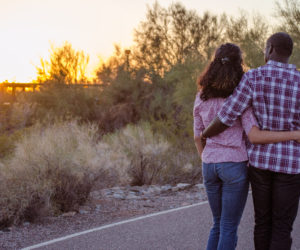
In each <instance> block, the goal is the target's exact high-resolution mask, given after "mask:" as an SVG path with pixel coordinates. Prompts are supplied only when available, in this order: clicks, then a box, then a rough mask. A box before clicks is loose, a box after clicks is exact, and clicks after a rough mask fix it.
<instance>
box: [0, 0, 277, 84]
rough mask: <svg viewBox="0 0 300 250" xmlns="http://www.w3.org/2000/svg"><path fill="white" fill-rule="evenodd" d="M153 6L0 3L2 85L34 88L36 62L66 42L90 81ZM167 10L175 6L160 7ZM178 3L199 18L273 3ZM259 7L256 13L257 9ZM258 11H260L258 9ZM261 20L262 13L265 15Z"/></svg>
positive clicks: (140, 1) (63, 0)
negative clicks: (85, 59) (79, 55)
mask: <svg viewBox="0 0 300 250" xmlns="http://www.w3.org/2000/svg"><path fill="white" fill-rule="evenodd" d="M154 2H155V0H131V1H124V0H112V1H106V0H98V1H95V0H85V1H83V0H43V1H40V0H26V1H24V0H0V4H1V7H0V30H1V40H0V82H3V81H5V80H7V81H9V82H32V81H34V80H35V79H36V77H37V74H36V73H37V71H36V66H38V65H40V59H41V58H44V59H48V57H49V50H50V46H51V44H52V43H53V44H54V45H55V46H60V45H61V44H63V43H64V41H69V42H70V43H71V44H72V46H73V47H74V48H75V49H76V50H83V51H84V52H85V53H86V54H88V55H89V56H90V63H89V64H88V68H87V75H88V77H89V78H92V77H93V73H94V70H95V68H96V66H97V65H98V64H99V59H98V57H99V56H100V55H101V57H102V58H108V57H109V56H110V55H111V54H112V53H113V51H114V43H118V44H120V46H121V47H122V48H124V47H129V46H130V45H132V39H133V31H134V28H137V27H138V25H139V23H140V22H141V21H142V20H144V19H145V13H146V9H147V5H150V6H152V4H153V3H154ZM158 2H159V3H160V4H161V5H162V6H164V7H167V6H169V5H170V4H171V3H172V2H174V1H173V0H164V1H158ZM182 3H183V4H184V5H185V6H186V7H187V8H188V9H195V10H196V11H197V12H199V14H201V13H203V12H204V11H206V10H209V11H212V12H214V13H217V14H221V13H222V12H223V11H224V12H226V13H228V14H234V13H237V11H238V9H239V8H242V9H246V10H248V11H253V10H258V11H260V10H265V11H269V12H268V13H267V12H266V13H265V14H269V13H270V11H271V9H270V7H269V6H274V1H273V0H266V1H263V2H262V1H260V0H252V1H250V0H249V1H244V0H228V1H219V0H211V1H209V2H207V1H206V0H186V1H182ZM258 6H259V7H258ZM258 8H259V9H258ZM263 14H264V13H263Z"/></svg>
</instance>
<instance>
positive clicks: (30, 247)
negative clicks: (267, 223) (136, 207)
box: [22, 201, 208, 250]
mask: <svg viewBox="0 0 300 250" xmlns="http://www.w3.org/2000/svg"><path fill="white" fill-rule="evenodd" d="M207 203H208V201H203V202H200V203H196V204H193V205H189V206H184V207H178V208H174V209H170V210H166V211H161V212H157V213H153V214H148V215H144V216H141V217H137V218H133V219H129V220H124V221H120V222H116V223H112V224H109V225H105V226H102V227H96V228H93V229H89V230H86V231H82V232H78V233H75V234H70V235H67V236H64V237H61V238H57V239H54V240H50V241H46V242H43V243H40V244H36V245H33V246H29V247H25V248H22V250H31V249H35V248H39V247H43V246H47V245H50V244H53V243H56V242H59V241H64V240H68V239H71V238H74V237H76V236H80V235H83V234H88V233H92V232H96V231H100V230H103V229H106V228H110V227H114V226H118V225H122V224H125V223H129V222H134V221H138V220H142V219H145V218H149V217H153V216H157V215H161V214H167V213H171V212H174V211H178V210H182V209H186V208H190V207H195V206H200V205H203V204H207Z"/></svg>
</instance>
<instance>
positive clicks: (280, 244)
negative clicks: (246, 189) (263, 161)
mask: <svg viewBox="0 0 300 250" xmlns="http://www.w3.org/2000/svg"><path fill="white" fill-rule="evenodd" d="M249 178H250V183H251V187H252V195H253V203H254V211H255V228H254V244H255V249H256V250H275V249H276V250H289V249H291V245H292V238H291V232H292V230H293V223H294V220H295V218H296V216H297V211H298V205H299V196H300V174H283V173H276V172H272V171H268V170H261V169H258V168H255V167H252V166H250V167H249Z"/></svg>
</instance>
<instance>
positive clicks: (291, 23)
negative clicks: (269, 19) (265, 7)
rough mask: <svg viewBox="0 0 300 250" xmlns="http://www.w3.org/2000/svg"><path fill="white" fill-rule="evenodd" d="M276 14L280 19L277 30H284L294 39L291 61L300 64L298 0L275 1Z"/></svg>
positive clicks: (299, 2) (299, 5)
mask: <svg viewBox="0 0 300 250" xmlns="http://www.w3.org/2000/svg"><path fill="white" fill-rule="evenodd" d="M275 13H276V15H277V17H278V18H279V20H280V21H281V23H280V25H279V26H278V27H277V31H285V32H287V33H289V34H290V35H291V37H292V38H293V41H294V52H293V55H292V57H291V62H292V63H295V64H297V65H298V66H299V65H300V0H284V3H283V4H280V3H279V2H276V12H275Z"/></svg>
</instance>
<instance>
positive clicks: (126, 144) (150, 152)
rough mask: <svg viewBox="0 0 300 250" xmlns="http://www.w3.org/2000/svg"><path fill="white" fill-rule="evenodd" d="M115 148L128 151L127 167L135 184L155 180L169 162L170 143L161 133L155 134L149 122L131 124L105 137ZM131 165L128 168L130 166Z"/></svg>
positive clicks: (113, 148)
mask: <svg viewBox="0 0 300 250" xmlns="http://www.w3.org/2000/svg"><path fill="white" fill-rule="evenodd" d="M103 142H104V143H106V144H107V145H109V146H110V149H111V150H112V151H113V152H120V153H121V154H124V155H125V156H126V157H127V159H128V161H127V162H128V163H127V165H126V166H116V167H118V168H122V167H124V168H125V172H127V173H128V176H129V180H130V184H131V185H144V184H152V183H154V182H156V181H157V180H158V179H159V175H160V174H161V173H162V170H163V169H164V168H165V167H166V164H167V151H168V149H169V143H168V142H167V140H166V139H165V138H164V137H163V136H161V135H160V134H154V133H153V132H152V130H151V127H150V125H149V124H147V123H142V124H139V125H128V126H126V127H125V128H124V129H122V130H120V131H118V132H116V133H114V134H110V135H106V136H105V137H104V138H103ZM126 168H127V169H126Z"/></svg>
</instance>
